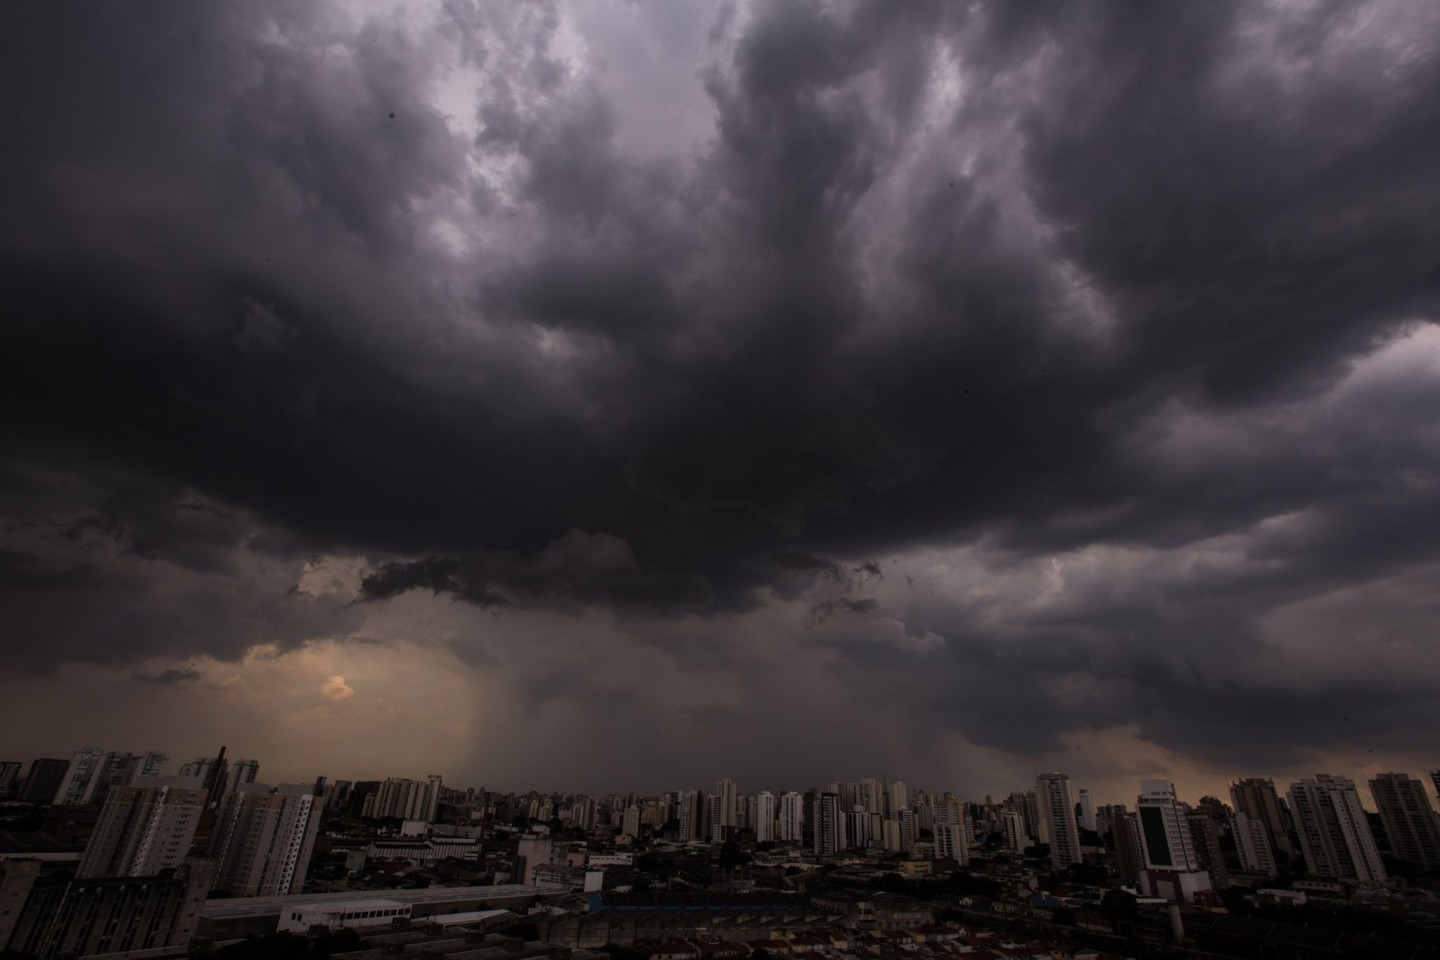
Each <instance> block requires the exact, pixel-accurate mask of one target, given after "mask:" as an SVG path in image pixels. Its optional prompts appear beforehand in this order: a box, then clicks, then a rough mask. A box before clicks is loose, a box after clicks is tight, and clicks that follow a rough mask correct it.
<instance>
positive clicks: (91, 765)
mask: <svg viewBox="0 0 1440 960" xmlns="http://www.w3.org/2000/svg"><path fill="white" fill-rule="evenodd" d="M109 759H110V751H109V750H102V749H100V748H99V747H81V748H80V749H79V750H76V751H75V753H74V754H73V755H72V756H71V757H70V765H69V766H68V767H66V768H65V776H64V777H63V778H62V779H61V781H60V787H59V789H58V790H56V791H55V798H54V801H53V802H54V804H55V805H56V806H60V807H83V806H85V804H87V803H90V802H91V801H92V800H94V799H95V794H96V793H97V792H98V791H99V789H100V784H101V782H102V780H103V776H104V772H105V763H106V761H107V760H109Z"/></svg>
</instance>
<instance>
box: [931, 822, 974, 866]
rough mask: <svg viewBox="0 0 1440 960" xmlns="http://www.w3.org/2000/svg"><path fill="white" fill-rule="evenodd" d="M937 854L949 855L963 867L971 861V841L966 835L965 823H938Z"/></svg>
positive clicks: (936, 833) (941, 855)
mask: <svg viewBox="0 0 1440 960" xmlns="http://www.w3.org/2000/svg"><path fill="white" fill-rule="evenodd" d="M935 855H936V856H938V857H949V858H951V859H952V860H954V861H955V862H956V863H958V864H959V865H960V866H962V867H963V866H965V865H966V864H968V863H969V862H970V841H969V838H967V837H966V836H965V825H964V823H946V824H937V825H936V827H935Z"/></svg>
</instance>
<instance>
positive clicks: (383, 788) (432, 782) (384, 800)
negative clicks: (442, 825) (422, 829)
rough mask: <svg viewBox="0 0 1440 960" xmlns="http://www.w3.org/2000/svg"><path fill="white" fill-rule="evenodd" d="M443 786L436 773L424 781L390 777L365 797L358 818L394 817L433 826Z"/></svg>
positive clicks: (377, 818)
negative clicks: (420, 821)
mask: <svg viewBox="0 0 1440 960" xmlns="http://www.w3.org/2000/svg"><path fill="white" fill-rule="evenodd" d="M442 787H443V783H442V782H441V778H440V776H439V774H431V775H430V776H429V777H427V778H426V779H424V780H406V779H403V778H397V777H391V778H390V779H388V780H386V781H385V782H384V783H382V784H380V787H379V789H377V790H376V791H375V792H374V793H373V794H371V795H370V796H368V797H366V798H365V802H364V805H363V807H362V809H361V811H360V815H361V816H362V817H367V818H370V819H376V820H379V819H385V818H396V819H400V820H424V821H425V822H426V823H433V822H434V821H435V811H436V809H437V808H438V806H439V804H440V790H441V788H442Z"/></svg>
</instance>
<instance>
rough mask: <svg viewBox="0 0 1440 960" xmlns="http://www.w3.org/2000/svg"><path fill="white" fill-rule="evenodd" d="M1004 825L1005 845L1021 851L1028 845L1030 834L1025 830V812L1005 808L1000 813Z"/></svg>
mask: <svg viewBox="0 0 1440 960" xmlns="http://www.w3.org/2000/svg"><path fill="white" fill-rule="evenodd" d="M1000 822H1001V823H1002V824H1004V827H1005V847H1006V849H1008V850H1011V851H1013V852H1015V853H1021V852H1023V851H1024V849H1025V848H1026V847H1028V846H1030V836H1029V834H1027V833H1026V832H1025V814H1024V813H1023V812H1021V811H1019V810H1006V811H1005V812H1004V813H1002V814H1001V815H1000Z"/></svg>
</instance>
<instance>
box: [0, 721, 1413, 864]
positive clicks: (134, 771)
mask: <svg viewBox="0 0 1440 960" xmlns="http://www.w3.org/2000/svg"><path fill="white" fill-rule="evenodd" d="M222 749H225V750H228V746H227V747H224V748H222ZM88 754H95V755H98V757H99V758H100V760H101V762H102V764H103V762H104V760H105V759H106V758H107V757H108V756H116V757H123V758H126V759H128V760H130V761H131V763H130V766H129V767H128V768H127V774H126V776H127V778H131V779H125V780H118V781H115V783H116V784H122V783H123V784H133V783H137V782H142V781H141V778H144V780H143V782H146V783H150V782H151V780H150V779H149V778H154V777H159V778H161V780H164V781H165V782H168V783H173V784H174V785H175V786H177V787H183V786H185V785H186V783H187V781H189V780H194V781H196V782H200V781H204V780H206V779H207V777H208V773H209V769H210V766H211V764H212V763H213V754H211V755H208V756H207V755H201V756H199V757H197V758H196V759H194V760H191V761H183V762H182V761H181V760H179V759H178V758H177V757H176V756H175V755H170V754H167V753H166V752H165V751H163V750H159V751H147V752H145V753H143V754H134V753H131V752H129V751H124V750H113V751H112V750H110V749H108V748H105V747H94V746H86V747H80V748H77V749H75V750H73V751H62V752H61V753H58V754H57V755H55V756H54V757H35V758H31V759H27V760H20V761H18V766H19V770H18V776H17V777H15V778H14V779H15V780H16V781H17V782H21V783H23V781H24V778H25V776H26V775H28V773H29V772H30V770H31V769H33V767H32V764H34V763H36V762H43V761H46V760H53V761H59V762H60V763H62V764H64V765H66V766H67V767H68V771H73V770H74V769H75V768H76V765H77V764H79V763H82V762H83V760H82V758H84V757H85V756H86V755H88ZM155 758H158V760H157V759H155ZM142 760H143V761H145V764H144V766H143V767H142V766H141V765H140V761H142ZM14 762H17V761H7V760H3V759H0V763H14ZM222 763H223V764H225V765H226V766H228V770H229V773H228V774H227V776H228V786H226V787H225V792H226V793H227V794H228V793H231V792H234V791H235V790H236V789H237V788H239V787H242V786H244V785H245V784H247V783H252V782H254V781H255V780H256V777H257V776H258V774H259V771H260V769H261V768H260V761H259V760H253V759H244V758H238V759H237V755H234V754H232V755H231V758H230V759H228V760H222ZM171 768H173V769H171ZM237 769H238V771H239V773H238V774H237ZM265 769H266V771H267V772H266V775H265V779H267V780H269V781H273V782H275V783H279V784H281V785H282V786H313V785H314V784H316V783H317V782H321V783H323V782H330V783H335V782H341V783H348V784H353V783H359V782H376V783H385V782H390V783H392V784H395V785H397V787H398V785H400V784H408V785H411V786H413V787H415V788H419V789H421V791H422V793H425V792H426V791H427V790H428V800H425V801H424V803H423V804H422V806H423V807H424V814H423V816H428V817H429V818H430V819H433V817H434V808H435V804H436V802H437V799H438V792H437V790H436V786H435V785H436V784H437V783H442V782H443V786H444V789H446V790H453V791H458V792H462V793H463V792H465V791H483V792H486V793H490V794H495V795H503V796H516V797H521V796H529V795H536V796H555V797H560V796H567V797H621V796H637V797H648V798H655V797H663V796H665V795H668V794H675V793H678V794H680V795H681V797H682V798H683V797H684V796H685V795H686V794H691V795H700V794H703V795H705V796H706V797H707V798H713V797H714V796H715V795H716V792H717V791H718V790H720V789H721V787H722V785H726V786H725V789H726V791H727V793H728V795H729V796H730V798H731V806H732V807H733V806H734V803H735V801H736V800H737V799H738V798H741V797H748V798H755V797H757V796H760V795H763V794H769V795H770V800H771V801H772V803H771V807H772V808H773V809H772V813H773V814H774V815H775V816H776V817H779V816H780V815H781V806H780V798H781V797H782V796H784V795H787V794H791V793H795V794H804V793H807V792H811V791H818V792H821V793H825V792H832V788H834V787H841V788H845V789H848V788H854V789H855V790H856V792H857V796H858V798H859V800H860V802H861V803H862V805H863V804H865V803H867V801H866V799H865V797H866V791H867V790H868V789H872V785H873V788H874V789H878V790H879V791H880V796H879V797H878V799H874V800H873V801H869V806H870V809H872V810H874V811H878V812H884V813H889V812H890V800H889V797H890V793H889V791H890V788H891V785H892V784H893V785H895V786H897V787H898V788H899V789H900V790H901V791H902V793H901V794H900V796H901V798H902V799H901V802H902V804H905V805H910V804H913V803H914V801H915V797H916V795H917V794H923V795H924V796H925V797H927V798H928V799H929V802H932V803H933V802H936V801H939V800H940V799H941V798H943V797H945V796H947V795H948V796H950V797H952V798H953V799H954V800H956V801H957V802H960V803H971V804H983V802H984V799H985V798H986V797H993V798H994V799H995V802H996V803H997V804H998V803H999V802H1000V801H1002V800H1003V799H1005V797H1006V796H1013V795H1014V793H1015V788H1017V787H1018V789H1019V791H1020V792H1023V791H1025V790H1027V789H1028V790H1032V791H1033V790H1034V789H1037V788H1038V787H1039V786H1040V784H1042V783H1044V782H1045V780H1046V778H1048V777H1055V776H1059V777H1062V778H1064V780H1065V781H1066V782H1067V784H1068V785H1067V787H1066V790H1068V792H1069V795H1070V799H1071V801H1072V802H1071V803H1070V804H1069V808H1070V809H1073V810H1074V811H1075V814H1074V818H1075V823H1074V824H1073V825H1072V826H1071V827H1070V828H1069V829H1073V828H1074V826H1084V824H1083V823H1082V820H1083V817H1084V815H1085V813H1084V809H1083V808H1084V807H1085V806H1086V804H1087V801H1088V802H1089V804H1090V810H1091V816H1092V817H1093V816H1094V811H1095V810H1097V809H1099V808H1102V807H1105V806H1109V805H1112V804H1119V805H1121V806H1125V807H1127V808H1128V807H1134V806H1135V804H1136V801H1137V799H1138V800H1140V801H1142V803H1141V805H1142V806H1143V801H1144V800H1145V798H1146V797H1147V796H1148V795H1150V793H1152V792H1153V791H1155V790H1157V789H1160V788H1163V789H1164V791H1165V795H1166V796H1168V797H1170V798H1171V799H1172V800H1177V799H1178V800H1179V801H1181V802H1182V803H1184V804H1187V805H1193V804H1194V803H1195V802H1198V801H1199V800H1201V799H1202V798H1207V797H1209V798H1216V799H1219V800H1220V802H1222V803H1225V804H1226V805H1227V806H1230V807H1232V808H1233V809H1234V810H1236V811H1237V812H1244V811H1246V810H1247V809H1248V810H1249V812H1251V813H1252V814H1254V815H1256V816H1257V817H1259V818H1260V819H1261V820H1264V819H1266V817H1267V814H1266V813H1265V812H1264V804H1265V801H1264V799H1263V798H1262V797H1257V796H1256V795H1255V794H1253V793H1251V794H1248V795H1244V796H1242V795H1241V794H1242V793H1244V792H1245V791H1247V790H1250V791H1253V790H1254V789H1257V785H1258V788H1259V789H1261V790H1262V792H1263V790H1264V789H1266V785H1268V788H1269V789H1270V790H1271V791H1272V792H1271V797H1272V802H1273V799H1274V798H1284V797H1285V796H1286V787H1287V786H1295V785H1298V784H1303V783H1307V782H1308V783H1313V782H1314V780H1315V778H1316V777H1317V776H1319V777H1321V778H1322V779H1323V778H1334V777H1338V778H1339V779H1340V780H1341V781H1343V782H1345V783H1346V784H1348V785H1349V788H1350V789H1351V790H1352V791H1356V797H1357V799H1358V800H1359V803H1360V806H1361V808H1363V809H1364V810H1365V811H1366V812H1367V813H1370V814H1377V815H1379V816H1381V817H1382V818H1383V817H1385V816H1387V811H1385V810H1383V809H1382V808H1381V805H1380V803H1379V802H1378V800H1377V798H1376V796H1375V791H1376V789H1377V788H1378V789H1381V790H1382V791H1383V792H1384V795H1385V796H1387V798H1391V797H1392V794H1393V793H1394V792H1395V791H1397V790H1401V789H1403V790H1404V791H1405V796H1407V797H1409V798H1410V800H1409V803H1410V806H1406V805H1405V803H1404V802H1402V801H1400V800H1398V799H1394V798H1392V799H1390V802H1391V803H1392V804H1395V805H1397V806H1395V807H1394V809H1398V810H1403V811H1405V812H1404V813H1401V814H1398V815H1397V814H1393V813H1391V814H1388V815H1391V816H1401V817H1403V818H1404V819H1405V820H1406V821H1407V822H1419V823H1421V826H1420V827H1418V828H1414V829H1419V830H1421V831H1422V833H1421V834H1419V835H1418V839H1416V840H1413V841H1411V840H1408V839H1407V840H1404V841H1401V842H1411V843H1414V844H1416V845H1417V847H1416V848H1417V849H1420V848H1421V847H1424V849H1426V851H1427V854H1426V855H1427V856H1428V855H1431V854H1430V853H1429V849H1430V848H1429V846H1426V845H1428V844H1437V843H1440V833H1436V834H1435V835H1434V837H1435V839H1433V840H1432V839H1431V834H1430V833H1429V832H1428V831H1429V830H1430V829H1431V828H1429V827H1426V826H1424V824H1425V823H1428V821H1425V820H1423V818H1422V819H1421V820H1420V821H1415V819H1414V818H1415V817H1416V816H1417V815H1416V814H1415V813H1414V812H1413V811H1414V810H1416V809H1421V808H1424V807H1425V806H1426V805H1430V804H1434V805H1440V767H1432V768H1428V769H1424V770H1420V771H1409V772H1404V771H1380V772H1377V773H1376V774H1375V775H1373V776H1360V775H1357V774H1356V773H1355V771H1350V770H1329V771H1307V772H1305V773H1304V774H1300V775H1296V776H1294V777H1288V776H1274V775H1263V774H1262V775H1245V774H1237V775H1235V776H1232V777H1229V778H1227V779H1226V780H1224V781H1223V783H1222V785H1221V788H1220V789H1202V790H1198V791H1197V790H1186V789H1182V788H1180V787H1178V786H1177V785H1176V782H1175V781H1173V780H1172V779H1170V778H1168V777H1161V778H1159V779H1156V778H1153V777H1142V778H1139V779H1137V780H1134V781H1131V782H1130V784H1128V786H1126V787H1124V788H1121V789H1120V790H1119V791H1118V792H1117V793H1116V794H1115V795H1113V796H1112V795H1108V794H1106V795H1100V796H1098V797H1097V796H1096V795H1095V794H1096V791H1095V790H1094V789H1093V788H1091V787H1088V786H1085V785H1084V784H1083V782H1082V781H1080V780H1077V779H1076V778H1075V777H1073V776H1071V775H1070V774H1069V773H1068V772H1065V771H1037V773H1035V774H1034V775H1032V776H1031V777H1029V778H1028V780H1025V781H1023V782H1021V783H1019V784H1009V783H1007V784H992V785H990V786H989V787H987V788H986V789H985V790H984V791H983V792H982V793H979V794H974V795H972V794H967V793H964V792H958V791H956V790H954V789H952V788H950V787H947V786H944V785H937V784H928V783H922V782H919V781H915V780H911V779H908V778H906V777H890V776H886V777H878V778H876V777H857V778H855V779H836V778H835V777H833V776H828V777H824V778H821V779H819V780H816V781H814V782H810V783H800V782H798V781H794V780H793V778H792V780H789V781H786V780H781V781H779V782H763V783H761V782H754V783H744V782H737V781H736V780H734V779H732V778H729V777H721V778H720V779H718V780H714V779H712V780H709V781H708V782H707V783H705V784H700V785H695V784H676V783H672V784H669V785H666V786H663V787H660V788H653V789H650V788H644V787H637V786H635V785H634V784H630V785H622V786H621V787H619V788H616V789H603V788H596V787H593V786H591V787H586V786H583V785H582V786H578V787H570V788H544V787H537V786H528V787H527V786H519V787H515V786H507V785H504V784H495V783H489V782H483V781H480V782H468V781H463V780H451V779H448V778H446V776H445V774H444V773H434V772H429V773H425V774H423V775H422V774H418V773H416V772H414V771H407V770H400V769H393V768H392V769H388V770H386V771H384V772H383V773H380V774H377V775H374V776H362V775H357V774H354V773H353V772H350V771H346V770H337V769H333V768H327V769H324V770H320V771H318V772H317V770H313V769H312V770H309V771H308V772H307V771H292V772H291V773H289V774H285V775H276V774H274V773H272V772H270V771H269V768H268V767H266V768H265ZM68 771H67V772H68ZM157 771H158V772H157ZM1411 773H1416V774H1418V775H1417V776H1415V777H1413V778H1412V777H1411V776H1410V774H1411ZM87 776H93V779H94V784H92V785H91V789H90V792H88V793H87V794H86V797H89V796H91V795H92V794H93V792H94V786H95V785H96V784H99V783H100V782H102V781H103V780H104V775H103V768H102V769H97V770H96V771H95V772H94V773H93V774H91V773H89V772H88V771H87ZM64 779H65V778H64V777H62V776H59V775H58V774H57V776H56V778H55V780H56V784H57V789H56V790H55V791H52V793H53V794H54V795H55V799H56V802H57V803H58V802H61V801H62V798H63V797H64V796H65V795H66V793H67V791H66V789H65V788H64V787H63V786H61V784H63V782H64ZM155 782H157V783H158V782H159V781H155ZM1357 783H1358V784H1362V785H1363V784H1368V785H1369V789H1368V790H1356V787H1355V785H1356V784H1357ZM427 785H428V786H427ZM1137 785H1138V792H1137V789H1136V787H1137ZM261 786H267V785H266V784H261ZM1411 791H1413V794H1412V793H1411ZM842 792H843V791H842ZM1432 793H1433V794H1434V795H1432ZM381 795H382V796H383V795H384V794H383V792H382V794H381ZM406 796H408V794H406ZM398 797H399V795H398V794H397V798H398ZM72 799H75V800H76V802H71V803H70V804H69V805H72V806H76V805H82V804H80V803H79V802H78V799H77V798H72ZM41 802H47V801H41ZM86 802H89V801H88V800H87V801H86ZM381 802H382V803H384V801H381ZM398 802H399V803H400V805H401V806H402V807H404V806H405V804H407V803H409V801H408V800H399V801H398ZM1282 804H1283V799H1282ZM390 805H391V806H393V805H394V804H393V803H392V804H390ZM406 809H408V807H407V808H406ZM1057 809H1058V808H1057ZM416 810H417V813H416V815H417V816H422V814H421V813H419V812H418V811H419V808H416ZM842 812H843V811H842ZM394 815H396V816H402V817H403V816H406V815H404V814H394ZM1039 815H1040V816H1041V817H1043V816H1045V814H1044V813H1043V810H1042V811H1041V812H1040V814H1039ZM1288 815H1289V814H1285V816H1288ZM376 816H380V814H376ZM716 816H717V814H716V811H715V810H714V808H713V806H711V807H709V808H708V809H707V811H706V821H705V824H704V825H703V827H704V828H705V829H706V830H713V829H714V827H715V826H716V820H715V817H716ZM1268 816H1271V817H1274V818H1277V819H1276V821H1275V822H1276V824H1277V825H1276V826H1272V827H1270V828H1269V829H1270V830H1271V832H1272V833H1273V832H1275V831H1276V830H1278V831H1279V832H1280V833H1281V834H1282V835H1283V833H1284V829H1283V828H1281V827H1279V826H1278V824H1279V823H1280V822H1281V820H1282V819H1283V817H1281V815H1280V814H1279V812H1278V810H1277V811H1275V812H1274V813H1273V814H1269V815H1268ZM697 829H699V826H697ZM1087 829H1089V828H1087ZM1407 829H1410V828H1407ZM1434 829H1436V830H1440V825H1437V826H1436V827H1435V828H1434ZM1437 849H1440V848H1437ZM1292 853H1293V851H1292Z"/></svg>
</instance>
